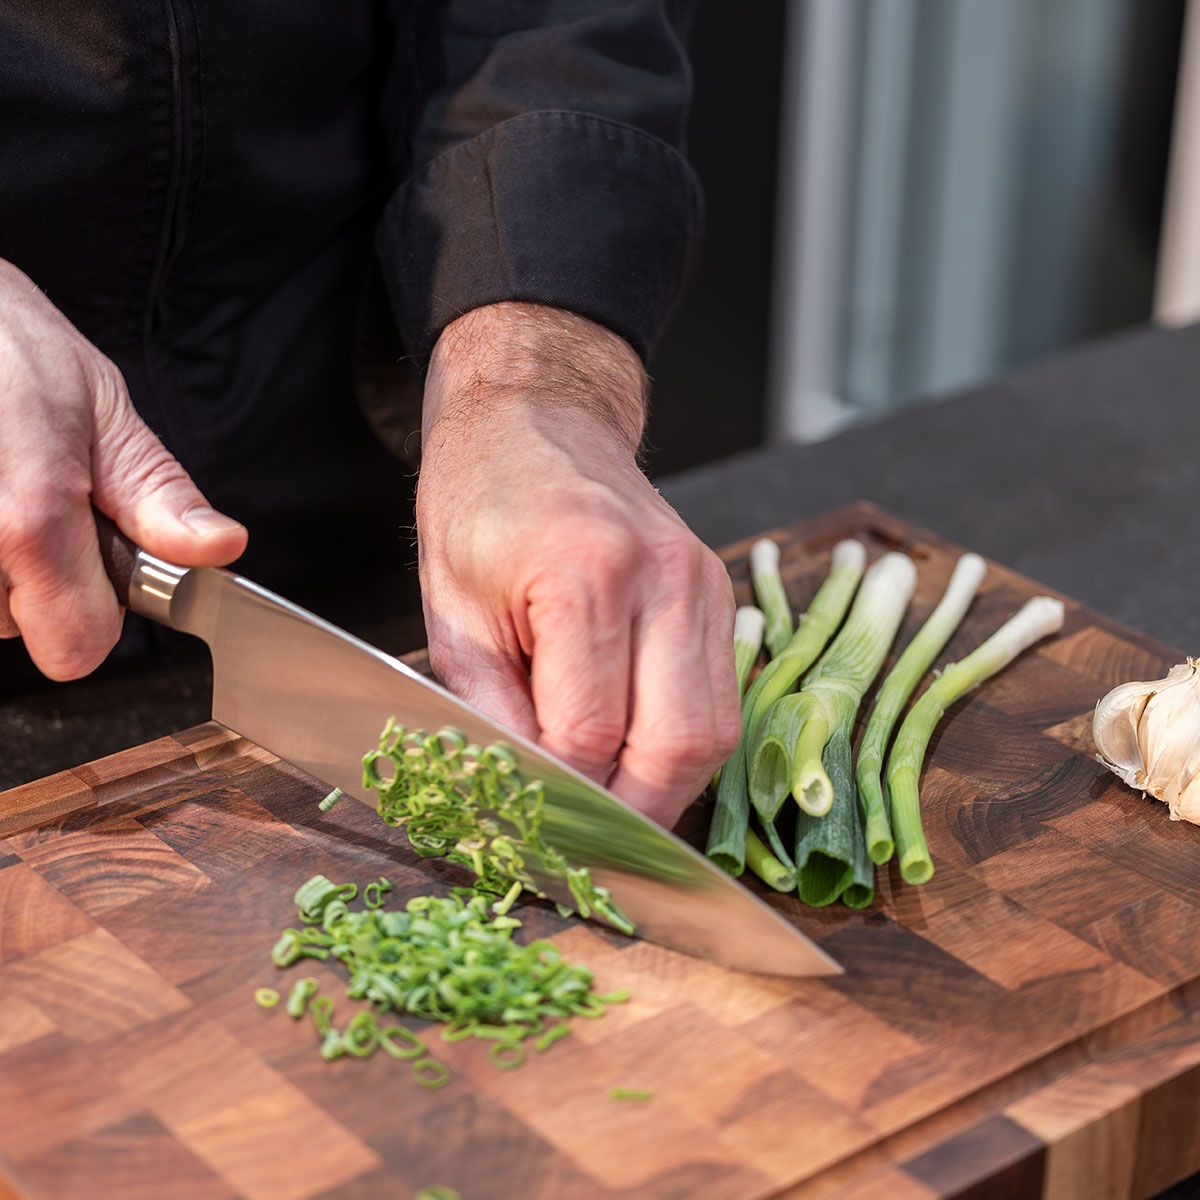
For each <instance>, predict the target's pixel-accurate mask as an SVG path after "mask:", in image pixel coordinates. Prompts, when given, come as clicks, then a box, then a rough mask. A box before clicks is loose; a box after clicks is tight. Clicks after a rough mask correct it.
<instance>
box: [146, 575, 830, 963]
mask: <svg viewBox="0 0 1200 1200" xmlns="http://www.w3.org/2000/svg"><path fill="white" fill-rule="evenodd" d="M129 603H130V607H131V608H133V609H134V610H135V611H138V612H142V613H144V614H145V615H147V616H152V617H154V618H155V619H157V620H160V621H164V622H165V623H167V624H169V625H172V626H173V627H175V628H176V629H180V630H183V631H185V632H188V633H193V634H195V635H197V636H198V637H201V638H203V639H204V640H205V641H206V642H207V643H208V645H209V648H210V649H211V651H212V658H213V718H214V719H215V720H217V721H220V722H221V723H222V724H223V725H226V726H228V727H229V728H230V729H233V730H236V731H237V732H238V733H240V734H242V735H243V736H244V737H247V738H249V739H250V740H251V741H253V742H257V743H258V744H259V745H260V746H263V747H265V748H266V749H267V750H270V751H271V752H272V753H274V754H277V755H279V756H280V757H281V758H284V759H286V760H287V761H288V762H290V763H292V764H294V765H295V766H297V767H300V768H301V769H302V770H304V771H307V772H308V773H309V774H310V775H313V776H315V777H316V778H317V779H319V780H321V781H323V782H324V783H327V784H330V785H332V786H336V787H339V788H341V789H342V790H343V791H344V792H346V793H347V794H348V795H351V796H354V797H356V798H357V799H359V800H362V801H363V802H365V803H372V798H371V797H369V796H368V794H367V793H365V792H364V789H363V787H362V766H361V761H362V756H363V753H364V752H365V751H366V750H368V749H370V748H372V747H373V746H375V745H376V743H377V742H378V739H379V733H380V730H381V729H382V728H383V725H384V723H385V722H386V721H387V719H388V718H389V717H394V718H395V719H396V721H397V722H399V723H400V724H402V725H406V726H409V727H410V728H412V727H416V728H421V729H426V730H431V731H432V730H436V729H441V728H443V727H445V726H453V727H455V728H457V729H460V730H461V731H462V732H463V733H464V734H465V735H466V737H467V738H468V739H469V740H471V741H474V742H477V743H479V744H480V745H487V744H488V743H490V742H495V741H502V742H505V743H506V744H507V745H509V746H511V747H512V749H513V751H514V753H515V754H516V756H517V760H518V768H519V770H520V772H521V774H522V776H523V777H524V778H526V779H540V780H542V781H543V783H544V785H545V794H546V806H545V824H544V830H545V833H546V838H547V841H548V842H549V843H550V844H552V845H554V846H555V847H557V848H558V849H559V850H560V851H561V852H562V853H563V854H564V855H565V856H566V857H567V859H568V860H569V861H570V862H571V863H572V864H573V865H574V866H583V867H587V868H588V869H589V870H590V871H591V873H592V877H593V879H594V880H595V881H596V882H597V883H599V884H602V885H603V886H605V887H608V888H609V889H611V891H612V894H613V897H614V899H615V901H616V903H617V904H618V906H619V907H620V908H621V910H622V911H623V912H625V913H626V914H627V915H628V916H629V918H630V919H631V920H632V921H633V922H634V924H635V925H636V926H637V931H638V934H639V935H640V936H642V937H645V938H648V939H649V940H650V941H653V942H658V943H660V944H661V945H664V946H669V947H672V948H674V949H676V950H682V951H684V952H685V953H688V954H693V955H697V956H698V957H701V958H706V959H712V960H715V961H718V962H721V963H724V964H725V965H727V966H731V967H737V968H740V969H742V970H747V971H756V972H762V973H766V974H772V975H788V976H807V975H832V974H838V973H840V971H841V968H840V967H838V965H837V964H836V963H835V962H834V961H833V960H832V959H831V958H830V957H829V956H828V955H827V954H825V953H824V951H822V950H821V949H820V948H819V947H818V946H817V945H815V944H814V943H813V942H811V941H810V940H809V939H808V938H806V937H805V936H804V935H803V934H801V933H800V932H799V931H798V930H796V929H795V928H793V927H792V926H791V925H789V924H788V923H787V922H786V921H784V920H783V919H782V918H781V917H780V916H779V915H778V914H777V913H775V912H774V911H772V910H771V909H770V908H768V907H767V906H766V905H765V904H762V903H761V902H760V901H759V900H758V899H756V898H755V897H754V896H753V895H752V894H751V893H750V892H749V891H747V890H746V889H745V888H744V887H742V886H741V885H740V884H738V883H737V882H735V881H734V880H733V879H731V878H729V876H727V875H726V874H725V873H724V872H722V871H721V870H720V869H718V868H717V867H715V866H714V865H713V864H712V863H711V862H709V861H708V859H706V858H705V857H704V856H703V855H701V854H698V853H697V852H696V851H695V850H693V849H692V848H691V847H690V846H688V845H686V844H685V843H684V842H682V841H681V840H680V839H678V838H677V837H675V836H674V835H673V834H671V833H669V832H667V831H666V830H664V829H662V828H661V827H660V826H658V825H655V824H654V823H653V822H652V821H650V820H648V819H647V818H646V817H644V816H642V814H641V813H639V812H637V811H635V810H634V809H632V808H630V807H629V806H628V805H626V804H625V803H624V802H623V801H621V800H620V799H618V798H617V797H616V796H614V795H612V794H611V793H610V792H608V791H606V790H605V789H603V788H601V787H598V786H596V784H594V783H592V782H591V781H590V780H588V779H586V778H585V777H584V776H582V775H580V774H579V773H578V772H576V771H574V770H572V769H571V768H570V767H568V766H566V765H565V764H564V763H562V762H560V761H559V760H558V759H556V758H553V757H552V756H550V755H548V754H546V753H545V752H544V751H542V750H540V749H539V748H538V747H537V746H535V745H534V744H532V743H531V742H529V741H527V740H526V739H524V738H521V737H518V736H516V735H515V734H513V733H510V732H509V731H508V730H506V729H504V728H502V727H501V726H499V725H497V724H496V723H495V722H493V721H492V720H490V719H489V718H488V717H486V716H484V715H483V713H481V712H479V711H478V710H476V709H474V708H472V707H471V706H469V705H467V704H465V703H463V701H461V700H459V699H458V698H457V697H455V696H453V695H451V694H450V693H449V692H448V691H446V690H445V689H444V688H442V687H440V686H438V685H437V684H435V683H433V682H432V681H431V680H429V679H426V678H425V677H424V676H422V675H420V674H418V673H417V672H415V671H413V670H411V669H410V668H409V667H407V666H405V665H404V664H403V663H402V662H400V661H398V660H397V659H395V658H392V657H391V656H389V655H387V654H384V653H382V652H381V651H379V650H376V649H375V648H374V647H372V646H370V645H368V644H367V643H366V642H363V641H360V640H359V639H358V638H355V637H352V636H351V635H350V634H348V633H345V632H344V631H343V630H341V629H338V628H337V627H336V626H334V625H331V624H329V623H328V622H326V621H323V620H321V619H320V618H319V617H316V616H314V615H313V614H312V613H309V612H306V611H305V610H304V609H302V608H299V607H298V606H296V605H294V604H291V603H289V602H288V601H287V600H284V599H282V598H281V597H279V596H276V595H274V594H273V593H272V592H269V591H267V590H266V589H265V588H261V587H259V586H258V585H256V584H254V583H251V582H249V581H248V580H246V579H243V578H241V577H240V576H237V575H234V574H232V573H230V572H228V571H221V570H214V569H194V570H184V569H183V568H179V567H175V566H172V565H171V564H169V563H165V562H162V561H161V560H158V559H154V558H152V557H151V556H149V555H146V554H145V553H144V552H143V553H139V555H138V557H137V560H136V562H135V568H134V574H133V582H132V584H131V587H130V600H129ZM539 883H541V884H543V887H544V890H545V891H546V893H547V894H548V895H550V896H553V897H555V898H556V899H561V900H562V901H563V902H564V903H570V893H569V891H568V889H567V887H566V884H565V881H563V880H561V879H556V878H550V879H539Z"/></svg>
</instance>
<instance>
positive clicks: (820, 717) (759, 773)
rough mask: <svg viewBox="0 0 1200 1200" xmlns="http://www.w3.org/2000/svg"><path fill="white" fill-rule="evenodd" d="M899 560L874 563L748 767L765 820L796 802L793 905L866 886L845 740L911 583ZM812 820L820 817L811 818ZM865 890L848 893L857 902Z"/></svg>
mask: <svg viewBox="0 0 1200 1200" xmlns="http://www.w3.org/2000/svg"><path fill="white" fill-rule="evenodd" d="M916 575H917V572H916V568H915V567H914V566H913V564H912V560H911V559H909V558H907V557H906V556H905V555H903V554H898V553H895V552H893V553H890V554H885V555H884V556H883V557H882V558H881V559H879V560H878V561H877V562H876V563H874V564H873V565H872V567H871V569H870V570H869V571H868V572H867V574H866V576H865V578H864V579H863V584H862V587H861V588H860V589H859V593H858V595H857V597H856V598H855V601H854V605H853V607H852V608H851V610H850V614H849V616H848V617H847V618H846V624H845V625H844V626H843V628H842V630H841V632H840V633H839V634H838V636H837V637H836V638H834V640H833V642H832V644H831V645H830V646H829V649H828V650H826V651H825V653H824V654H823V655H822V656H821V659H820V661H819V662H818V663H817V665H816V666H815V667H814V668H813V669H812V671H811V672H810V673H809V675H808V676H807V677H806V678H805V680H804V685H803V687H802V688H801V690H800V692H799V693H797V694H796V695H794V696H785V697H784V698H783V699H782V700H779V701H778V702H777V703H776V705H775V707H774V708H772V710H771V712H770V713H769V714H768V717H767V720H766V722H765V723H764V727H763V732H762V735H761V736H760V738H759V741H758V744H757V746H756V747H755V751H754V756H753V758H752V760H751V767H750V797H751V799H752V800H753V801H754V806H755V808H756V809H758V811H759V812H760V813H762V814H763V815H764V816H765V817H766V818H767V819H768V820H773V819H774V817H775V814H776V813H777V812H778V810H779V807H780V805H781V804H782V803H783V800H784V798H785V797H786V795H787V793H788V791H789V790H790V791H791V794H792V796H793V797H794V798H795V800H796V801H797V803H798V805H799V807H800V810H801V811H800V813H799V814H798V816H797V822H796V856H795V861H796V868H797V873H798V879H799V893H800V898H801V899H802V900H803V901H805V903H807V904H829V903H832V901H834V900H836V899H837V898H838V897H839V896H840V895H842V893H843V892H844V891H845V889H846V888H847V887H850V886H851V885H852V884H853V885H854V886H855V887H856V888H859V889H868V890H869V889H871V887H872V878H871V870H870V860H869V859H868V858H867V854H866V844H865V839H864V837H863V829H862V819H861V816H860V813H859V806H858V796H857V793H856V789H855V786H854V774H853V770H852V768H851V757H850V739H851V737H852V735H853V732H854V719H855V716H856V714H857V712H858V706H859V704H860V702H861V700H862V697H863V693H864V692H865V691H866V690H867V688H868V687H869V686H870V685H871V681H872V680H873V679H874V678H875V676H876V675H877V674H878V672H879V668H880V667H881V666H882V665H883V661H884V659H885V658H886V657H887V653H888V649H889V647H890V646H891V644H892V641H893V639H894V638H895V636H896V631H897V629H899V627H900V622H901V620H902V619H903V617H904V611H905V609H906V608H907V607H908V602H909V600H910V599H911V598H912V593H913V588H914V587H915V585H916ZM818 814H819V815H818ZM862 895H863V893H862V892H861V891H856V892H855V893H853V898H854V901H855V903H859V902H861V898H862Z"/></svg>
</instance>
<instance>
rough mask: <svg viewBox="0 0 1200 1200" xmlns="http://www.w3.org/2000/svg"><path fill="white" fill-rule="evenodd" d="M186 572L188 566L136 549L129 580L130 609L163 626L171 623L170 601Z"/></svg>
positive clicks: (172, 623)
mask: <svg viewBox="0 0 1200 1200" xmlns="http://www.w3.org/2000/svg"><path fill="white" fill-rule="evenodd" d="M187 573H188V568H187V567H177V566H175V564H174V563H169V562H164V561H163V560H162V559H161V558H155V557H154V556H153V555H152V554H147V553H146V552H145V551H144V550H139V551H138V555H137V558H136V559H135V560H134V563H133V576H132V578H131V579H130V582H129V608H130V611H132V612H135V613H140V614H141V615H142V616H143V617H150V618H151V619H152V620H155V621H159V622H161V623H162V624H163V625H174V622H173V621H172V620H171V600H172V599H173V598H174V596H175V589H176V588H177V587H178V586H179V581H180V580H181V579H182V578H183V577H184V576H185V575H186V574H187Z"/></svg>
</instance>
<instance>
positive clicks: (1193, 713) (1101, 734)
mask: <svg viewBox="0 0 1200 1200" xmlns="http://www.w3.org/2000/svg"><path fill="white" fill-rule="evenodd" d="M1092 737H1093V739H1094V740H1095V743H1096V747H1097V749H1098V750H1099V751H1100V761H1101V762H1103V763H1104V765H1105V766H1107V767H1108V768H1109V769H1110V770H1111V771H1113V772H1114V773H1115V774H1117V775H1119V776H1120V777H1121V778H1122V779H1123V780H1124V781H1125V782H1126V783H1127V784H1129V785H1130V786H1131V787H1135V788H1138V789H1140V790H1141V791H1142V792H1143V793H1145V792H1149V793H1150V795H1152V796H1154V797H1155V798H1156V799H1159V800H1162V801H1164V802H1165V803H1166V805H1167V807H1168V808H1169V809H1170V812H1171V820H1172V821H1179V820H1183V821H1193V822H1195V823H1196V824H1197V825H1200V663H1198V662H1197V661H1196V660H1195V659H1192V658H1189V659H1188V660H1187V662H1185V663H1180V664H1179V666H1177V667H1172V668H1171V673H1170V674H1169V675H1168V676H1167V677H1166V679H1156V680H1152V681H1151V682H1148V683H1123V684H1121V686H1120V687H1117V688H1113V690H1112V691H1111V692H1109V693H1108V695H1107V696H1105V697H1104V699H1103V700H1101V701H1100V703H1099V704H1097V705H1096V715H1095V716H1094V717H1093V718H1092Z"/></svg>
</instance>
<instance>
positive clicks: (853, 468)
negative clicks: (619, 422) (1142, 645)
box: [0, 326, 1200, 789]
mask: <svg viewBox="0 0 1200 1200" xmlns="http://www.w3.org/2000/svg"><path fill="white" fill-rule="evenodd" d="M731 403H736V397H732V398H731ZM661 486H662V490H663V492H664V494H665V495H666V496H667V498H668V499H669V500H670V501H671V502H672V503H673V504H675V506H676V507H677V508H678V509H679V511H680V512H681V513H682V515H683V516H684V518H685V519H686V520H687V521H688V522H689V523H690V524H691V525H692V527H693V528H694V529H695V530H696V531H697V533H698V534H699V535H700V536H701V537H702V538H703V539H704V540H705V541H707V542H708V543H709V544H711V545H714V546H719V545H721V544H723V543H726V542H730V541H733V540H735V539H737V538H740V537H743V536H745V535H747V534H751V533H754V532H757V531H758V530H761V529H766V528H769V527H771V526H774V525H781V524H786V523H787V522H789V521H794V520H797V519H798V518H800V517H802V516H804V515H806V514H812V513H818V512H821V511H824V510H826V509H830V508H834V507H836V506H838V505H841V504H844V503H847V502H849V501H851V500H855V499H858V498H860V497H863V498H866V499H870V500H873V501H875V502H876V503H878V504H880V505H882V506H884V507H885V508H889V509H892V510H894V511H895V512H897V513H899V514H901V515H903V516H906V517H909V518H911V519H913V520H915V521H917V522H919V523H920V524H923V525H926V526H928V527H929V528H931V529H934V530H936V531H937V532H939V533H942V534H944V535H946V536H947V537H950V538H952V539H953V540H955V541H957V542H960V543H962V544H963V545H965V546H969V547H971V548H972V549H974V550H978V551H980V552H981V553H983V554H987V555H990V556H991V557H993V558H995V559H998V560H999V561H1001V562H1004V563H1007V564H1008V565H1010V566H1013V567H1015V568H1017V569H1018V570H1020V571H1023V572H1024V573H1025V574H1027V575H1030V576H1032V577H1033V578H1035V579H1038V580H1041V581H1042V582H1044V583H1046V584H1048V585H1049V586H1051V587H1053V588H1056V589H1058V590H1059V591H1062V592H1066V593H1068V594H1070V595H1073V596H1075V597H1077V598H1078V599H1080V600H1083V601H1084V602H1086V603H1087V604H1089V605H1091V606H1092V607H1093V608H1096V609H1099V610H1100V611H1101V612H1105V613H1108V614H1109V615H1111V616H1114V617H1116V618H1117V619H1119V620H1121V621H1124V622H1126V623H1127V624H1130V625H1133V626H1136V627H1137V628H1140V629H1142V630H1145V631H1146V632H1147V633H1150V634H1152V635H1154V636H1156V637H1158V638H1160V639H1161V640H1163V641H1165V642H1167V643H1169V644H1172V645H1176V646H1180V647H1182V648H1185V649H1188V650H1192V651H1200V556H1198V555H1197V554H1195V553H1194V552H1193V545H1194V542H1195V538H1196V534H1197V532H1198V528H1197V527H1198V526H1200V515H1198V514H1200V326H1196V327H1192V328H1190V329H1187V330H1182V331H1177V332H1164V331H1159V330H1138V331H1135V332H1133V333H1129V334H1126V335H1122V336H1119V337H1116V338H1112V339H1109V340H1106V341H1104V342H1101V343H1098V344H1093V345H1091V346H1089V347H1087V348H1084V349H1082V350H1079V351H1076V352H1073V353H1071V354H1068V355H1064V356H1062V357H1060V358H1056V359H1053V360H1051V361H1048V362H1045V363H1043V364H1040V365H1038V366H1036V367H1032V368H1029V369H1027V370H1024V371H1020V372H1018V373H1016V374H1013V375H1010V376H1007V377H1005V378H1003V379H1000V380H998V381H996V382H994V383H991V384H989V385H987V386H985V387H981V388H979V389H977V390H974V391H971V392H969V393H966V394H963V395H961V396H956V397H952V398H950V399H948V400H943V401H939V402H937V403H933V404H928V405H923V406H921V407H918V408H916V409H908V410H906V411H904V412H901V413H898V414H897V415H895V416H893V417H890V418H888V419H886V420H884V421H882V422H879V423H876V424H873V425H870V426H865V427H860V428H855V429H852V430H850V431H848V432H846V433H844V434H842V435H841V436H839V437H837V438H835V439H833V440H832V441H829V442H825V443H822V444H819V445H815V446H778V447H772V448H771V449H767V450H758V451H754V452H751V453H747V454H743V455H739V456H736V457H733V458H729V459H725V460H723V461H721V462H718V463H715V464H711V465H708V466H704V467H700V468H698V469H696V470H693V471H690V472H687V473H685V474H681V475H677V476H673V477H671V478H669V479H666V480H663V481H662V484H661ZM420 638H421V634H420V625H419V622H414V621H413V620H412V619H411V618H410V619H407V620H401V621H398V622H396V623H395V624H394V625H392V626H390V627H388V628H387V629H384V630H380V631H378V632H377V633H376V635H375V637H374V640H376V641H377V642H378V644H380V645H382V646H384V647H385V648H386V649H388V650H392V651H393V652H402V651H404V650H407V649H411V648H413V647H414V646H415V645H417V644H419V641H420ZM208 696H209V693H208V674H207V666H206V663H205V661H204V660H203V659H198V658H196V657H194V656H193V657H192V658H191V660H190V661H179V655H178V652H175V654H174V655H168V656H166V657H165V658H163V659H160V663H159V667H158V668H157V669H156V670H155V671H153V672H149V673H147V672H145V671H142V672H132V671H130V669H129V668H127V667H122V666H121V665H120V664H115V665H113V666H110V667H108V668H106V669H105V670H104V671H103V672H102V673H101V675H100V676H98V677H93V678H91V679H88V680H83V681H80V682H77V683H73V684H58V685H50V684H46V685H44V686H41V687H34V688H32V689H30V690H28V691H23V692H18V693H17V694H15V695H12V694H10V695H8V696H4V697H0V789H3V788H5V787H9V786H12V785H14V784H17V783H21V782H24V781H26V780H28V779H32V778H36V777H39V776H42V775H47V774H50V773H51V772H53V771H56V770H61V769H63V768H66V767H70V766H74V765H77V764H79V763H81V762H86V761H88V760H89V759H92V758H96V757H99V756H101V755H103V754H108V753H112V752H113V751H115V750H118V749H122V748H124V747H127V746H131V745H136V744H138V743H139V742H142V741H145V740H147V739H149V738H152V737H157V736H159V735H160V734H163V733H168V732H171V731H172V730H174V729H178V728H181V727H184V726H186V725H189V724H194V723H196V722H198V721H202V720H205V719H207V717H208V708H207V704H208Z"/></svg>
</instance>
